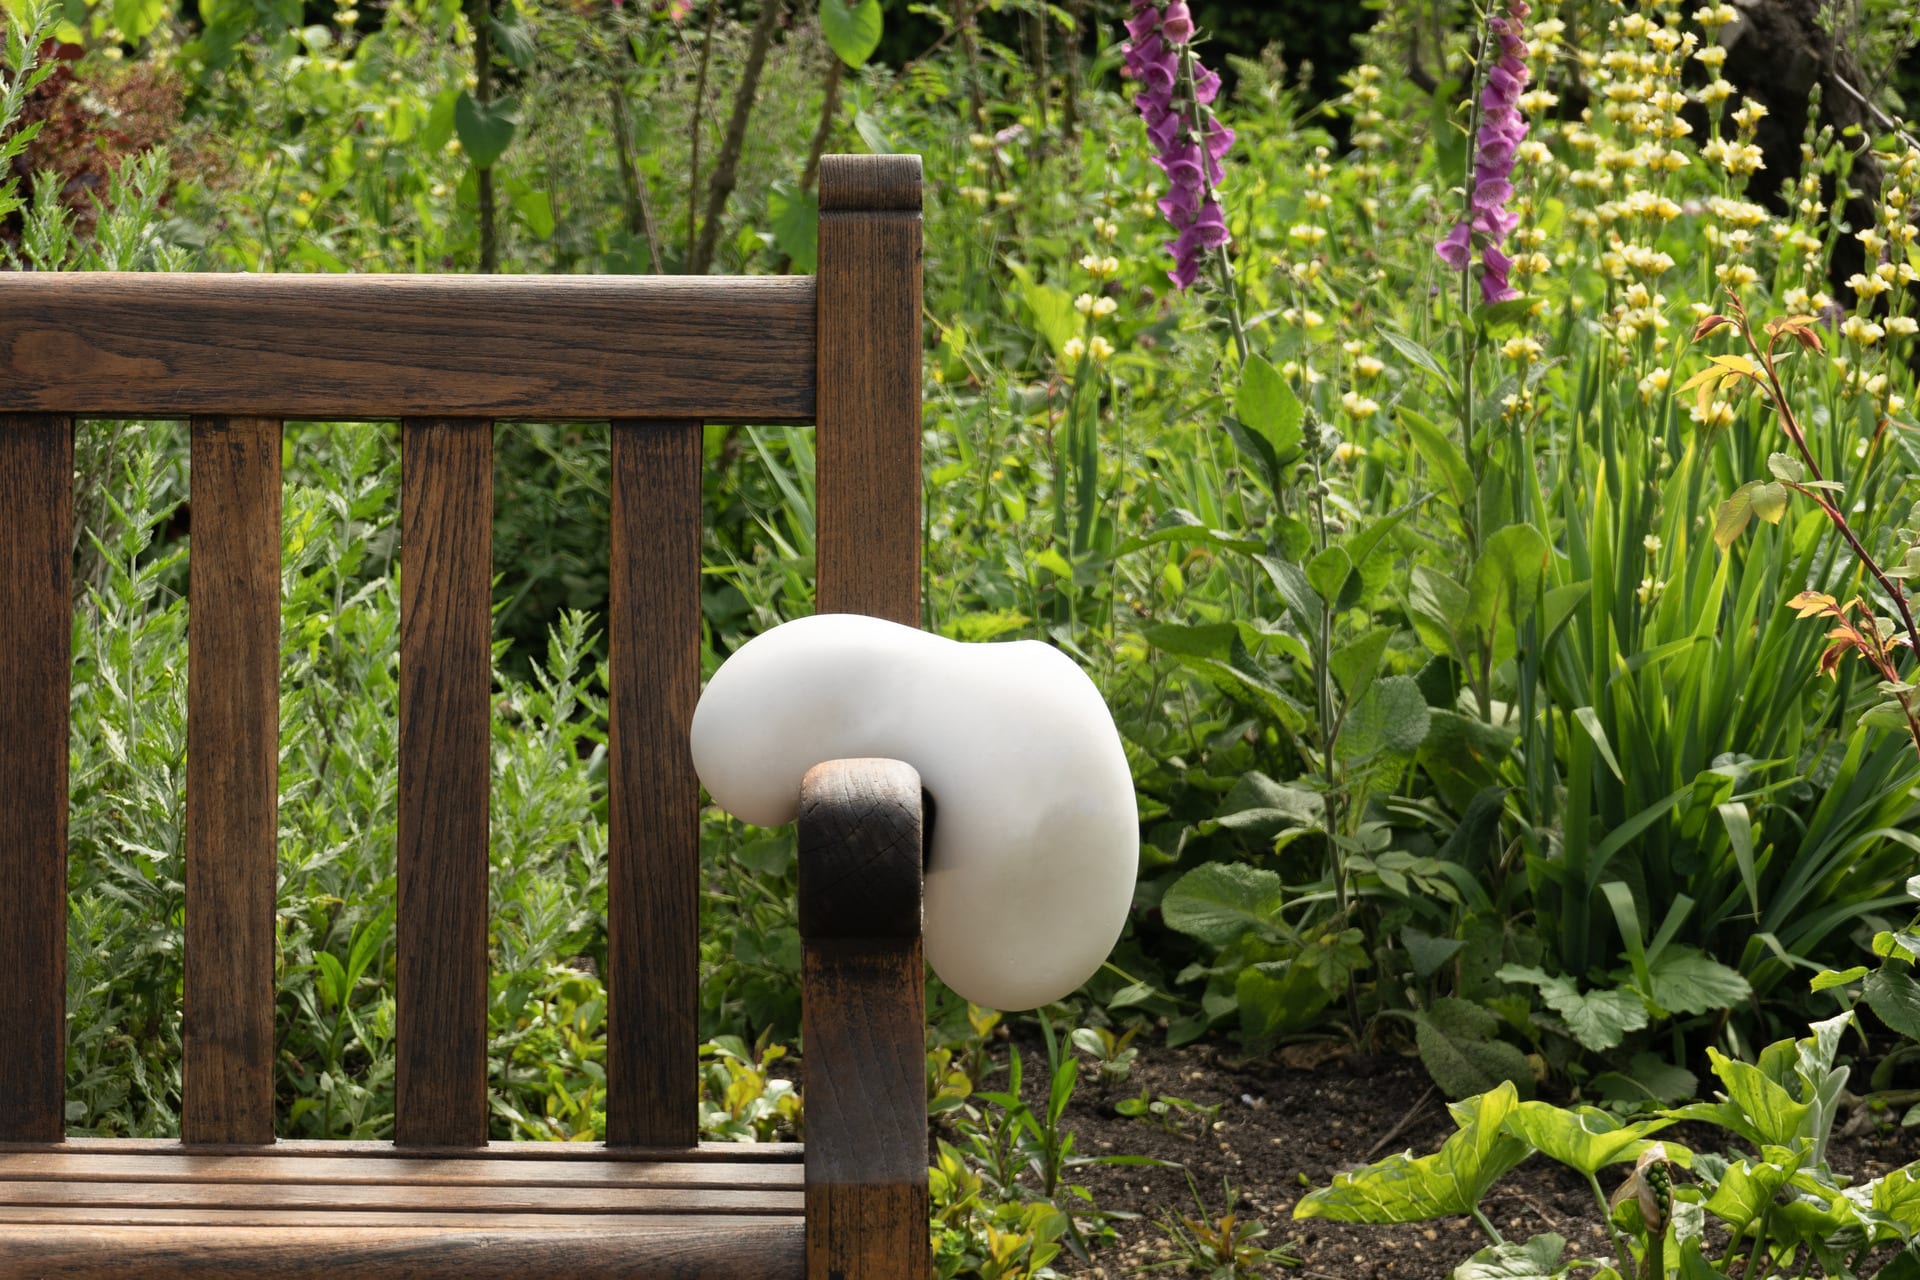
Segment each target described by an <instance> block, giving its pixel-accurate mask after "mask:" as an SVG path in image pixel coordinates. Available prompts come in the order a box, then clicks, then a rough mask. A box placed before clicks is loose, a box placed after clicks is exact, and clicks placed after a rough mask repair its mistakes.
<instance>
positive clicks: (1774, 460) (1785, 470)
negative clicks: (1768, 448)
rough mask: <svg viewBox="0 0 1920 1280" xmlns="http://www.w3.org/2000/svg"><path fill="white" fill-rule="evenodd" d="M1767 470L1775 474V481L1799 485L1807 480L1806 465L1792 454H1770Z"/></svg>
mask: <svg viewBox="0 0 1920 1280" xmlns="http://www.w3.org/2000/svg"><path fill="white" fill-rule="evenodd" d="M1767 470H1769V471H1771V472H1772V473H1773V478H1774V479H1775V480H1791V481H1793V482H1794V483H1795V484H1798V483H1799V482H1800V481H1802V480H1805V479H1806V478H1807V468H1806V464H1804V463H1802V462H1801V461H1800V459H1798V458H1796V457H1794V456H1793V455H1792V454H1790V453H1770V454H1768V455H1767Z"/></svg>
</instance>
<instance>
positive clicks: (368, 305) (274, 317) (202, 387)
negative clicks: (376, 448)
mask: <svg viewBox="0 0 1920 1280" xmlns="http://www.w3.org/2000/svg"><path fill="white" fill-rule="evenodd" d="M814 315H815V303H814V282H813V280H812V278H810V277H806V276H788V277H773V276H766V277H756V278H752V279H740V278H735V279H693V278H690V277H684V276H674V277H634V276H490V277H484V278H483V277H477V276H350V275H262V276H256V275H218V274H211V273H207V274H193V275H153V274H119V273H110V272H88V273H77V272H76V273H71V274H68V273H58V274H56V273H51V272H25V271H22V272H5V273H0V388H4V389H5V390H4V392H0V396H3V397H4V403H5V404H6V406H7V407H9V408H11V409H15V410H44V411H49V412H60V413H68V414H73V415H76V416H80V417H88V416H96V417H127V416H143V417H185V416H188V415H190V414H235V415H254V416H262V417H274V418H283V419H284V418H324V419H343V418H344V419H377V418H396V417H430V416H441V415H457V416H462V417H475V418H479V417H485V418H535V419H541V420H551V419H558V418H600V419H605V418H617V417H633V416H638V415H647V416H653V417H672V418H686V417H696V416H697V417H704V418H707V419H710V420H714V421H749V422H806V421H810V420H811V419H812V418H813V416H814V408H815V406H814V393H813V386H814V382H813V380H814ZM918 367H919V366H918V363H917V362H916V364H915V369H916V370H917V369H918Z"/></svg>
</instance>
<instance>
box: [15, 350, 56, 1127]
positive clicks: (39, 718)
mask: <svg viewBox="0 0 1920 1280" xmlns="http://www.w3.org/2000/svg"><path fill="white" fill-rule="evenodd" d="M0 399H4V400H6V401H7V402H8V403H15V401H14V400H13V397H12V396H11V395H9V394H7V391H6V389H5V382H4V380H0ZM0 512H4V513H5V518H4V519H0V655H4V665H3V666H0V797H4V798H5V802H4V803H0V1140H6V1141H42V1142H44V1141H57V1140H58V1139H59V1138H60V1136H61V1134H62V1133H63V1132H64V1131H65V1128H66V1043H67V1019H66V1003H67V1001H66V997H67V690H68V679H69V671H70V666H71V653H70V646H71V644H72V635H73V605H72V599H71V594H70V591H71V587H70V583H71V579H72V576H73V535H72V532H71V530H72V523H73V422H72V419H70V418H66V417H57V416H54V415H23V414H0Z"/></svg>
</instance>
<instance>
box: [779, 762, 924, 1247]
mask: <svg viewBox="0 0 1920 1280" xmlns="http://www.w3.org/2000/svg"><path fill="white" fill-rule="evenodd" d="M921 826H922V824H921V792H920V775H919V774H918V773H916V772H915V771H914V769H913V767H912V766H911V765H907V764H903V763H901V762H900V761H898V760H833V761H829V762H828V763H826V764H822V765H818V766H816V767H815V768H814V769H813V770H812V771H810V772H809V773H808V774H807V776H806V779H805V781H804V782H803V783H802V784H801V788H800V937H801V942H802V945H803V950H804V959H803V962H802V972H803V982H804V988H803V998H804V1008H803V1012H802V1036H803V1040H804V1045H803V1062H804V1069H805V1082H806V1095H805V1096H806V1120H807V1131H806V1139H807V1141H806V1164H807V1171H806V1214H807V1276H808V1278H809V1280H909V1278H910V1277H911V1278H913V1280H918V1278H919V1277H923V1276H925V1275H926V1272H927V1259H928V1241H927V1084H926V1020H927V1010H926V977H925V971H924V969H923V968H922V963H921V955H920V901H921V856H922V854H921V837H922V829H921Z"/></svg>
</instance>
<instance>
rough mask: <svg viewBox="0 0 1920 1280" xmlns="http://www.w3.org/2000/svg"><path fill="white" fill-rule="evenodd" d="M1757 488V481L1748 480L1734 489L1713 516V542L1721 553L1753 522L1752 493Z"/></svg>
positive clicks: (1758, 483) (1758, 484) (1758, 485)
mask: <svg viewBox="0 0 1920 1280" xmlns="http://www.w3.org/2000/svg"><path fill="white" fill-rule="evenodd" d="M1759 487H1760V482H1759V481H1758V480H1749V481H1748V482H1747V483H1746V484H1743V485H1741V486H1740V487H1739V488H1738V489H1735V490H1734V491H1733V493H1732V494H1730V495H1729V496H1728V498H1727V500H1726V501H1725V502H1723V503H1721V504H1720V509H1719V511H1717V512H1716V513H1715V514H1714V518H1713V541H1714V544H1715V545H1716V546H1718V547H1719V548H1720V549H1721V550H1722V551H1725V550H1726V549H1727V548H1728V547H1731V546H1732V545H1733V544H1734V543H1735V542H1736V541H1737V540H1738V539H1739V537H1740V535H1741V534H1743V533H1745V532H1746V531H1747V526H1748V525H1749V524H1751V523H1752V522H1753V491H1754V490H1755V489H1758V488H1759Z"/></svg>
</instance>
